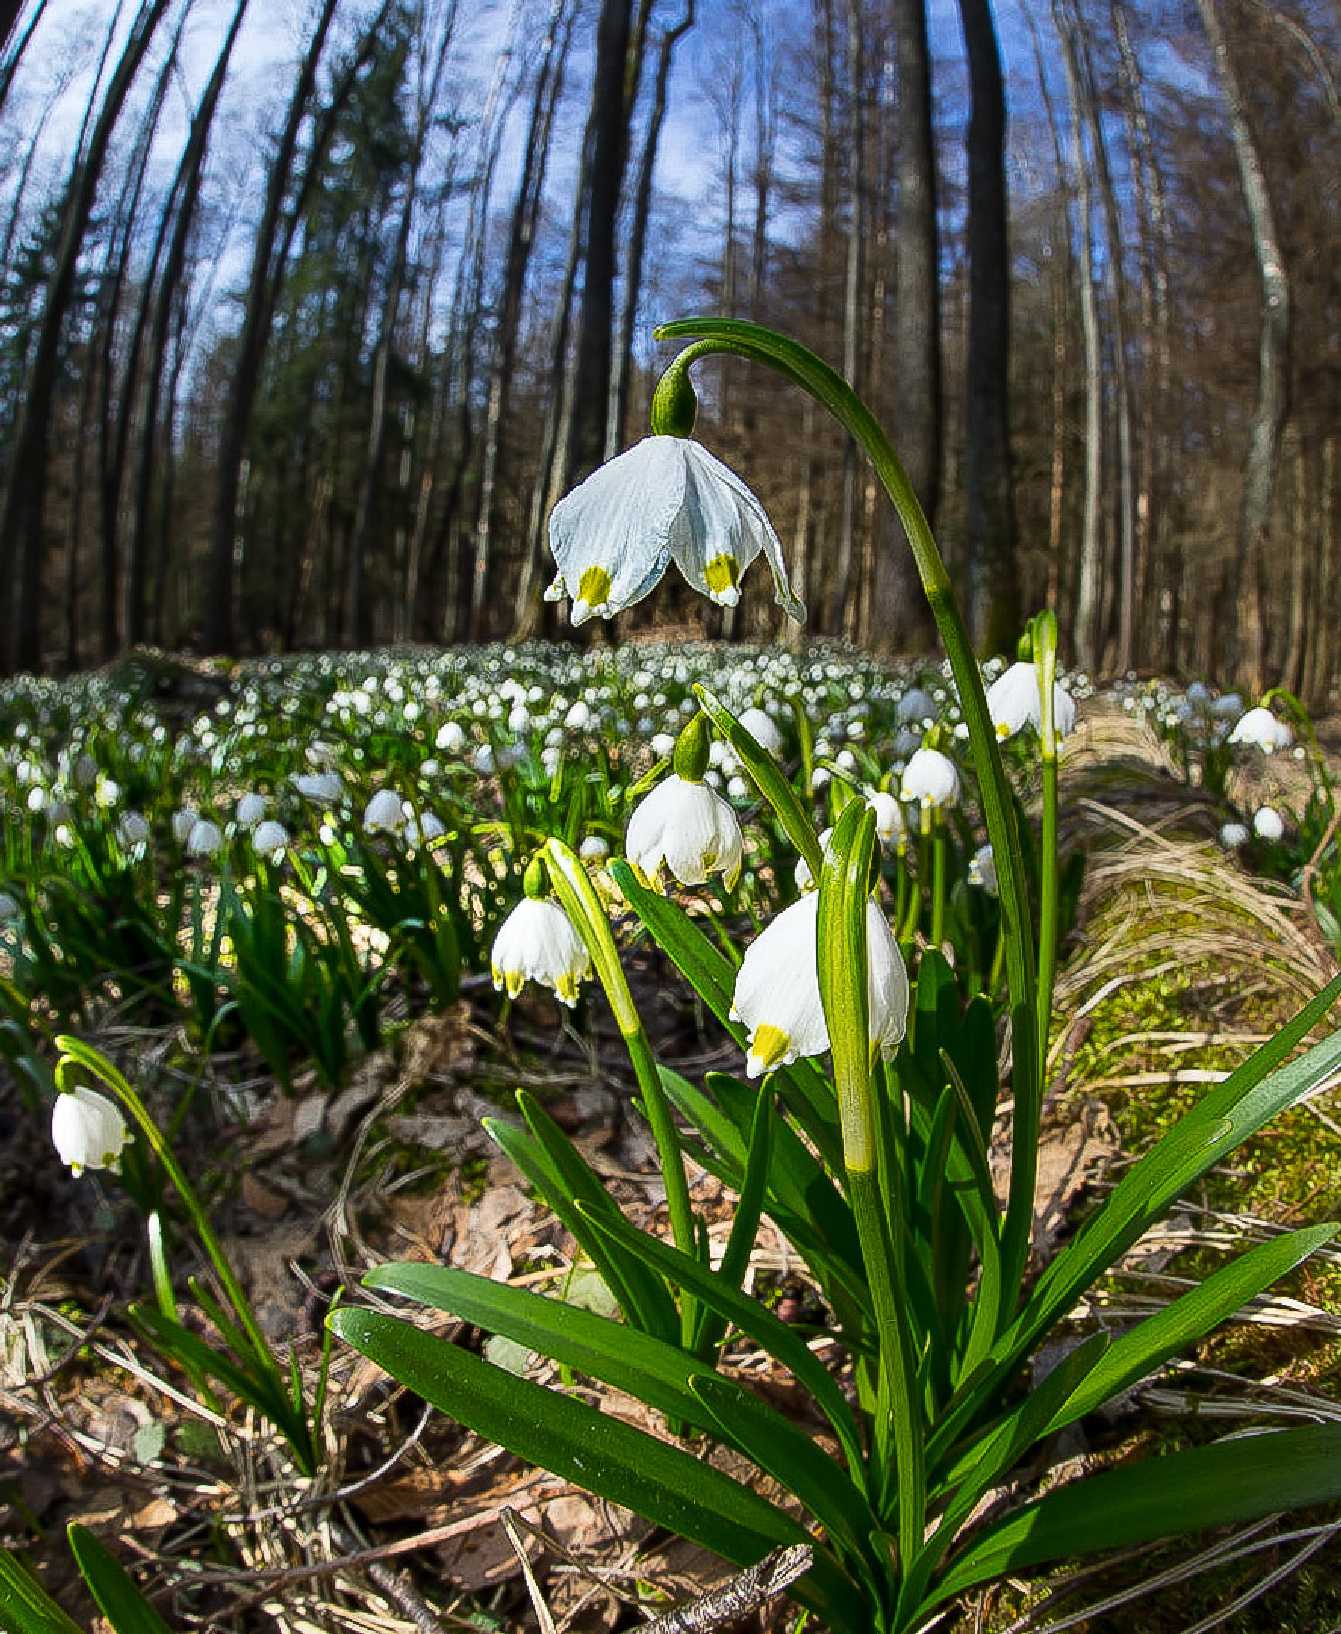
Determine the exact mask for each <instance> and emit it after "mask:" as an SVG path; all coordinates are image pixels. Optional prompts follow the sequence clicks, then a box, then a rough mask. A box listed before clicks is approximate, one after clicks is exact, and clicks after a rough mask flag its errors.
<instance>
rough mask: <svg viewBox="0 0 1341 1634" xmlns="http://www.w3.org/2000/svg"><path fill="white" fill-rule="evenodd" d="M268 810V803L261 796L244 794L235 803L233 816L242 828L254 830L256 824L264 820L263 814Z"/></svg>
mask: <svg viewBox="0 0 1341 1634" xmlns="http://www.w3.org/2000/svg"><path fill="white" fill-rule="evenodd" d="M269 809H270V802H269V801H268V800H267V799H266V797H265V796H264V795H263V794H244V795H243V796H242V798H241V799H240V800H239V801H238V803H237V810H236V812H235V813H234V815H235V816H236V817H237V820H238V824H239V826H240V827H242V828H255V827H256V825H257V823H260V822H263V821H264V820H265V814H266V812H267V811H269Z"/></svg>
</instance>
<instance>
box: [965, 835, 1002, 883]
mask: <svg viewBox="0 0 1341 1634" xmlns="http://www.w3.org/2000/svg"><path fill="white" fill-rule="evenodd" d="M968 881H969V884H970V885H977V886H980V887H981V888H982V889H983V890H984V891H986V892H987V894H988V896H995V895H996V893H997V883H996V857H995V856H994V855H993V852H992V847H991V845H990V844H988V845H980V846H979V847H978V849H977V850H976V851H975V852H974V853H973V855H972V857H971V858H970V859H969V865H968Z"/></svg>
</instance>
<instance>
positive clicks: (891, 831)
mask: <svg viewBox="0 0 1341 1634" xmlns="http://www.w3.org/2000/svg"><path fill="white" fill-rule="evenodd" d="M866 804H867V805H868V806H869V807H870V808H871V810H872V811H873V812H874V813H875V832H876V836H877V838H878V839H879V841H880V843H881V845H891V844H893V842H894V841H895V840H898V839H900V838H901V837H902V835H903V807H902V806H901V805H900V804H899V802H898V801H897V800H896V799H895V798H894V796H893V795H892V794H888V793H886V792H885V790H884V789H877V790H876V791H875V793H874V794H868V795H867V796H866Z"/></svg>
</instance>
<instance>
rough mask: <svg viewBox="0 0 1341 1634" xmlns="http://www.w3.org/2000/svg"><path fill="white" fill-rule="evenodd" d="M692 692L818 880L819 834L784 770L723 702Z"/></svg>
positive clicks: (702, 691) (708, 694) (699, 688)
mask: <svg viewBox="0 0 1341 1634" xmlns="http://www.w3.org/2000/svg"><path fill="white" fill-rule="evenodd" d="M694 694H695V696H696V697H697V698H698V701H699V702H700V703H701V704H702V705H703V708H704V710H705V711H706V712H707V714H708V716H709V718H710V719H711V721H712V724H713V725H714V726H715V727H716V728H717V730H718V731H719V732H720V733H721V734H722V736H723V737H724V738H725V739H726V740H727V742H728V743H729V744H730V745H731V748H732V751H733V753H734V754H735V757H736V759H737V760H738V761H739V762H740V763H741V765H742V766H743V767H744V768H745V770H746V771H747V772H748V773H749V775H750V778H751V780H752V782H753V783H754V786H755V787H756V788H757V789H758V790H759V793H760V794H762V795H763V797H764V799H765V800H767V801H768V803H769V805H770V806H772V808H773V810H774V812H775V813H776V814H777V819H778V821H779V822H780V823H781V824H782V826H783V829H784V830H785V831H786V835H787V838H788V839H789V840H790V841H791V842H792V844H793V845H794V846H795V847H796V849H797V850H798V851H799V852H800V853H801V855H802V856H803V857H804V858H805V859H806V861H807V862H808V863H809V864H810V873H811V877H812V878H814V879H818V878H819V876H820V867H821V864H822V863H823V860H824V859H823V857H822V856H821V854H820V843H819V836H818V835H817V834H816V833H815V825H814V824H813V823H812V822H811V821H810V818H809V817H808V816H807V815H806V810H805V807H804V806H803V805H802V804H801V801H800V799H799V798H798V796H797V793H796V790H795V789H794V788H793V787H792V786H791V784H790V783H789V782H788V780H787V775H786V773H785V772H784V771H783V770H782V768H781V766H779V765H778V763H777V761H776V760H774V759H773V757H772V755H770V754H769V752H768V750H767V749H765V748H764V746H763V745H762V744H761V743H760V742H759V741H758V739H757V738H755V737H753V736H752V735H751V734H750V733H749V732H747V731H746V730H745V728H744V727H743V726H742V725H741V724H740V722H739V721H738V720H737V719H736V717H735V716H734V715H733V714H732V713H731V711H730V710H729V709H728V708H727V707H726V705H725V704H723V703H721V702H719V701H718V699H716V698H714V697H713V695H712V693H711V692H709V691H708V689H707V688H706V687H704V686H695V688H694Z"/></svg>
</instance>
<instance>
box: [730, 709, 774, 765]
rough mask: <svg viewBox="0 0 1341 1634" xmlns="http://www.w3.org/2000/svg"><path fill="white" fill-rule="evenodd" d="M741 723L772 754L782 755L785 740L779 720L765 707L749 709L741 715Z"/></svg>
mask: <svg viewBox="0 0 1341 1634" xmlns="http://www.w3.org/2000/svg"><path fill="white" fill-rule="evenodd" d="M740 724H741V725H742V726H743V727H744V728H745V730H746V731H747V732H748V733H749V734H750V736H751V737H752V738H754V739H755V741H756V742H757V743H760V744H762V745H763V747H764V748H765V749H767V750H768V752H769V754H770V755H780V754H781V753H782V751H783V747H784V742H783V737H782V733H781V732H780V731H779V730H778V725H777V722H776V721H775V720H774V719H773V717H772V716H771V715H770V714H768V713H767V711H766V710H763V709H747V710H746V711H745V713H744V714H743V715H742V716H741V717H740Z"/></svg>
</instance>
